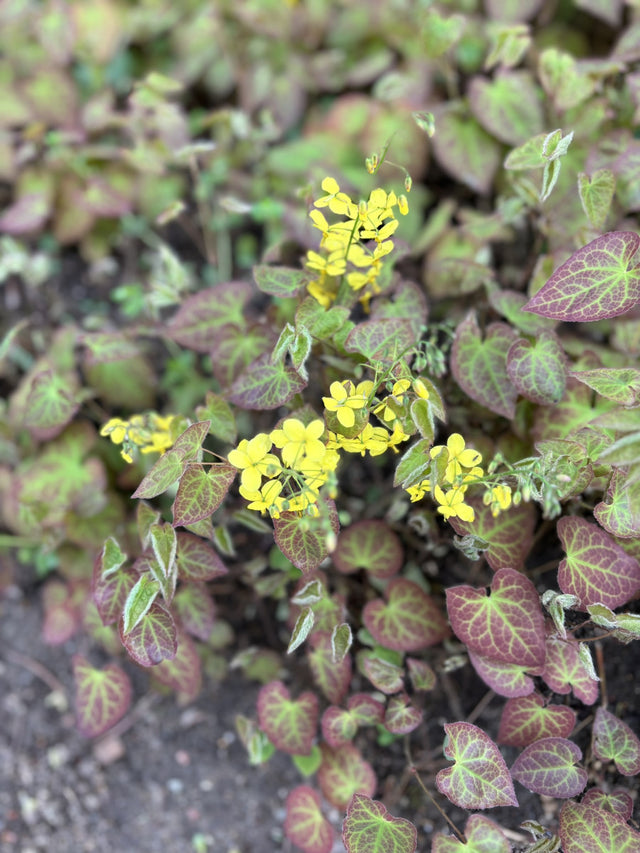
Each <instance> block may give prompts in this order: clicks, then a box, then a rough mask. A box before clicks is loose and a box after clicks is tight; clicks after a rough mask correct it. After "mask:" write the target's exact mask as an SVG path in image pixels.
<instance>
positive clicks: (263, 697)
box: [257, 681, 318, 755]
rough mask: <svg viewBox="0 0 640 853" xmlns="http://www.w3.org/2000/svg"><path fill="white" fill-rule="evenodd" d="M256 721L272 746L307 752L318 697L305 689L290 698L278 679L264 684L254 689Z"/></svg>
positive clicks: (294, 751) (296, 751)
mask: <svg viewBox="0 0 640 853" xmlns="http://www.w3.org/2000/svg"><path fill="white" fill-rule="evenodd" d="M257 709H258V723H259V725H260V728H261V729H262V731H263V732H264V733H265V734H266V735H267V737H268V738H269V740H270V741H271V743H273V745H274V746H275V747H276V749H279V750H281V751H282V752H288V753H289V754H290V755H308V754H309V753H310V752H311V747H312V746H313V738H314V737H315V734H316V727H317V724H318V699H317V697H316V696H315V694H314V693H311V692H309V691H307V692H306V693H302V694H301V695H300V696H299V697H298V699H296V700H293V699H291V697H290V694H289V691H288V690H287V688H286V687H285V685H284V684H283V683H282V682H281V681H271V682H269V684H265V685H264V687H262V688H261V689H260V692H259V693H258V701H257Z"/></svg>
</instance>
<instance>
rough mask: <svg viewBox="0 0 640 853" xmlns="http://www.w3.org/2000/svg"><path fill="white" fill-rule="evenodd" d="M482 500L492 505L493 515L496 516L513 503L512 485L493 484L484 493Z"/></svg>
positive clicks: (485, 503)
mask: <svg viewBox="0 0 640 853" xmlns="http://www.w3.org/2000/svg"><path fill="white" fill-rule="evenodd" d="M482 502H483V504H484V505H485V506H490V507H491V515H492V516H493V517H494V518H496V517H497V516H498V515H500V512H501V511H502V510H504V509H509V507H510V506H511V503H512V496H511V487H510V486H505V485H504V484H502V483H500V484H498V485H497V486H493V487H492V488H491V489H489V490H488V491H486V492H485V493H484V495H483V498H482Z"/></svg>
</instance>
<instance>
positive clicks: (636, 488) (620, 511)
mask: <svg viewBox="0 0 640 853" xmlns="http://www.w3.org/2000/svg"><path fill="white" fill-rule="evenodd" d="M638 456H639V461H640V436H639V437H638ZM593 514H594V516H595V518H596V521H597V522H598V523H599V524H600V525H601V526H602V527H604V529H605V530H606V531H607V533H611V535H612V536H619V537H620V538H621V539H635V538H636V537H639V536H640V479H637V480H635V481H634V482H633V483H630V482H629V481H628V479H627V477H626V476H625V474H624V473H623V472H622V471H619V470H616V469H614V471H613V474H612V476H611V481H610V482H609V488H608V489H607V494H606V496H605V499H604V501H601V502H600V503H599V504H596V506H595V507H594V508H593Z"/></svg>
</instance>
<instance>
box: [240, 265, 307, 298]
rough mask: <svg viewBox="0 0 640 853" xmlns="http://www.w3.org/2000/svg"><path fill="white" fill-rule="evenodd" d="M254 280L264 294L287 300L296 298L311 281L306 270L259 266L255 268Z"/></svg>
mask: <svg viewBox="0 0 640 853" xmlns="http://www.w3.org/2000/svg"><path fill="white" fill-rule="evenodd" d="M252 272H253V280H254V281H255V283H256V284H257V285H258V287H259V288H260V290H261V291H262V292H263V293H268V294H269V295H270V296H277V297H278V298H281V299H286V298H287V297H289V296H296V295H297V293H298V291H299V290H300V289H301V288H303V287H305V285H306V284H307V282H308V281H309V274H308V273H307V272H305V271H304V270H297V269H293V268H291V267H280V266H278V267H270V266H267V265H266V264H257V265H256V266H254V267H253V270H252Z"/></svg>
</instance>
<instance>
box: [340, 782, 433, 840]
mask: <svg viewBox="0 0 640 853" xmlns="http://www.w3.org/2000/svg"><path fill="white" fill-rule="evenodd" d="M342 841H343V843H344V846H345V847H346V849H347V853H414V851H415V849H416V846H417V844H418V833H417V830H416V828H415V826H414V825H413V824H412V823H410V822H409V821H408V820H405V819H404V818H401V817H393V816H392V815H390V814H389V812H388V811H387V809H386V808H385V806H384V805H383V804H382V803H380V802H378V801H377V800H372V799H370V797H368V796H366V795H365V794H360V793H356V794H354V795H353V797H352V798H351V802H350V803H349V807H348V808H347V815H346V817H345V819H344V823H343V824H342Z"/></svg>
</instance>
